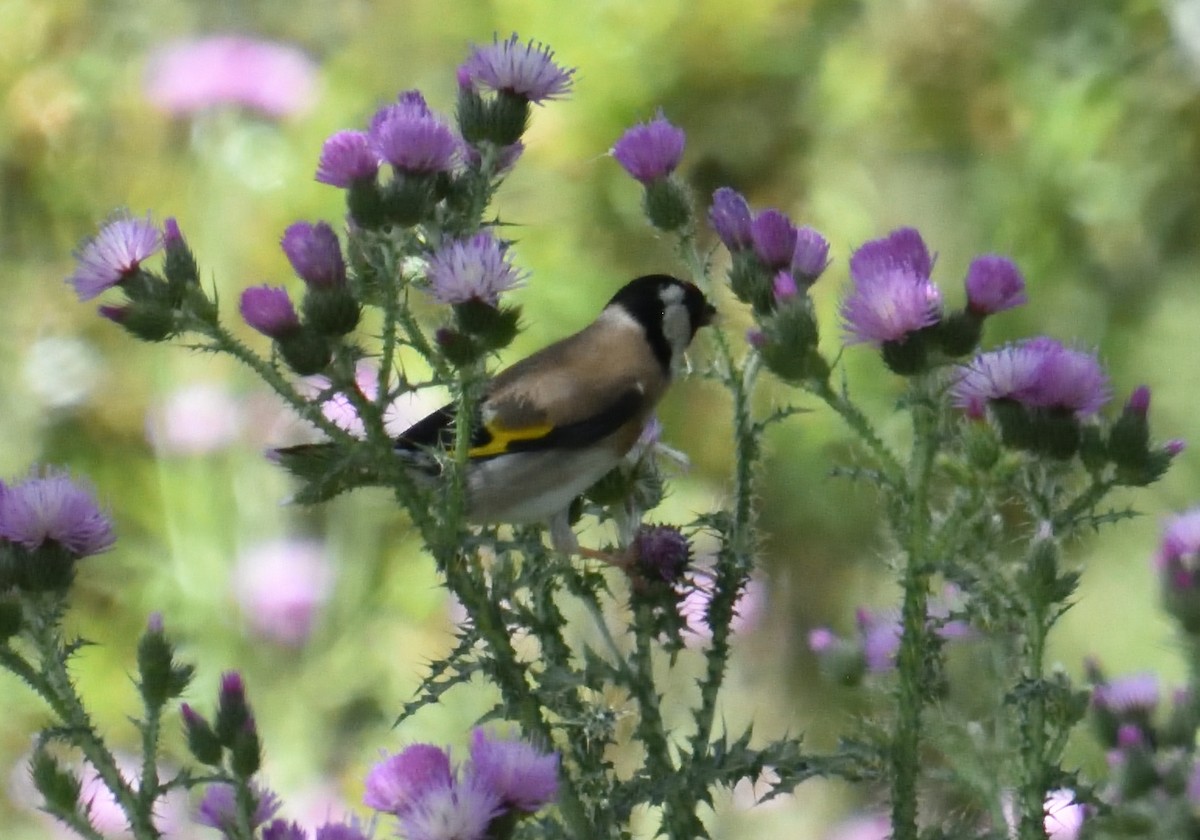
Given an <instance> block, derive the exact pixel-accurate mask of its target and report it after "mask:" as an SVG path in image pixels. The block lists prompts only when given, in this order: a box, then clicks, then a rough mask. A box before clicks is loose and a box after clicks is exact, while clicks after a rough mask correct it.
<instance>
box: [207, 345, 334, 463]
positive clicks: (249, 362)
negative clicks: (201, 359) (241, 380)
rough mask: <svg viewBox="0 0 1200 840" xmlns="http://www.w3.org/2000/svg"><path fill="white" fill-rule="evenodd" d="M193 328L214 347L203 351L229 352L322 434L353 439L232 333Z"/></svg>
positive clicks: (271, 365)
mask: <svg viewBox="0 0 1200 840" xmlns="http://www.w3.org/2000/svg"><path fill="white" fill-rule="evenodd" d="M196 329H197V330H198V331H200V332H201V333H203V334H204V335H206V336H208V337H209V338H211V339H212V341H213V345H212V346H211V347H208V348H206V349H210V350H217V351H218V352H222V353H228V354H229V355H230V356H233V357H234V358H235V359H237V360H238V361H239V362H241V363H242V364H244V365H246V367H248V368H250V369H251V370H252V371H254V372H255V373H256V374H258V376H259V378H261V379H262V380H263V381H264V382H266V383H267V384H268V385H269V386H271V390H273V391H274V392H275V393H276V394H278V395H279V396H280V397H282V398H283V400H284V402H286V403H287V404H288V405H289V406H291V407H292V409H293V410H294V411H295V412H296V413H297V414H299V415H300V416H301V417H302V418H303V419H305V420H307V421H308V422H309V423H312V424H313V425H314V426H316V427H317V428H318V429H320V430H321V431H323V432H324V433H325V434H327V435H328V436H329V437H330V438H331V439H333V440H338V441H342V442H350V441H351V440H353V438H352V437H351V435H350V433H349V432H347V431H346V430H345V429H343V428H342V427H341V426H339V425H337V424H336V423H334V422H333V421H331V420H330V419H329V418H328V417H326V416H325V415H324V414H323V413H322V412H321V407H320V405H319V404H317V403H314V402H312V401H310V400H306V399H304V397H302V396H301V395H300V393H299V392H298V391H296V389H295V388H294V387H293V386H292V383H291V382H289V381H288V380H287V379H286V378H284V376H283V374H281V373H280V372H279V369H278V368H277V367H275V365H273V364H271V362H269V361H268V360H266V359H264V358H263V357H262V356H259V355H258V354H257V353H255V352H254V351H253V350H251V349H250V348H249V347H247V346H246V345H245V344H243V343H242V342H240V341H239V340H238V339H237V338H235V337H234V335H233V333H231V332H229V331H228V330H227V329H225V328H224V327H222V326H219V325H208V324H204V325H201V326H197V328H196Z"/></svg>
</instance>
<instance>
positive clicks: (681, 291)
mask: <svg viewBox="0 0 1200 840" xmlns="http://www.w3.org/2000/svg"><path fill="white" fill-rule="evenodd" d="M608 305H609V306H620V307H621V308H622V309H624V310H625V311H626V312H628V313H629V314H630V315H631V316H633V318H634V319H635V320H637V322H638V323H639V324H641V325H642V328H643V329H644V330H645V331H646V340H647V341H649V343H650V346H651V347H652V348H653V350H654V354H655V356H657V357H658V360H659V361H660V362H661V363H662V365H663V367H664V368H666V369H668V370H669V369H670V367H671V363H672V361H673V358H672V356H673V355H674V352H675V351H676V350H681V349H682V348H675V347H673V346H672V337H671V336H670V334H669V332H670V328H671V327H670V325H668V324H665V323H664V321H665V319H666V318H667V315H668V309H669V308H671V307H673V306H678V305H682V306H683V307H684V309H686V311H687V316H688V317H687V324H686V330H687V335H686V336H684V337H683V339H684V340H683V344H684V346H686V343H687V342H689V341H691V339H692V338H693V337H694V336H695V335H696V331H697V330H698V329H700V328H701V327H703V326H706V325H708V324H710V323H712V319H713V317H714V316H715V315H716V314H717V310H716V308H715V307H714V306H713V305H712V304H711V303H709V302H708V298H706V297H705V296H704V293H703V292H701V291H700V289H699V288H697V287H696V285H695V284H694V283H689V282H687V281H686V280H680V279H679V278H678V277H672V276H671V275H669V274H646V275H644V276H642V277H638V278H637V279H636V280H631V281H629V282H628V283H626V284H625V285H624V286H622V287H621V289H620V290H619V291H618V292H617V293H616V294H615V295H613V296H612V300H610V301H609V302H608Z"/></svg>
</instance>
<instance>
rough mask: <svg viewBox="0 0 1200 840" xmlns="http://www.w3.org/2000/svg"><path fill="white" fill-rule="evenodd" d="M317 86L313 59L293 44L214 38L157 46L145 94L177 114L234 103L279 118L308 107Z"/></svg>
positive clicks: (152, 100)
mask: <svg viewBox="0 0 1200 840" xmlns="http://www.w3.org/2000/svg"><path fill="white" fill-rule="evenodd" d="M316 82H317V78H316V67H315V65H314V64H313V61H312V59H310V58H309V57H308V56H306V55H305V54H304V53H303V52H302V51H301V50H299V49H297V48H296V47H294V46H290V45H287V44H280V43H273V42H271V41H262V40H258V39H255V38H247V37H244V36H240V35H217V36H211V37H207V38H200V39H196V40H189V41H175V42H172V43H169V44H166V45H165V46H163V47H160V48H159V49H158V50H157V51H156V52H155V53H154V54H153V55H152V56H151V58H150V62H149V65H148V67H147V73H146V95H147V97H149V99H150V101H151V102H153V103H154V104H155V105H157V106H158V107H159V108H161V109H162V110H164V111H167V112H169V113H171V114H175V115H178V116H188V115H191V114H194V113H196V112H197V111H202V110H205V109H207V108H213V107H217V106H220V105H239V106H241V107H244V108H248V109H250V110H253V111H258V112H259V113H261V114H265V115H266V116H268V117H273V118H277V119H278V118H282V117H286V116H290V115H292V114H297V113H300V112H302V111H305V110H307V109H308V108H310V107H311V106H312V103H313V101H314V100H315V99H316Z"/></svg>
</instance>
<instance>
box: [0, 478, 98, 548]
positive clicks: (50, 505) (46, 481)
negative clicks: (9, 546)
mask: <svg viewBox="0 0 1200 840" xmlns="http://www.w3.org/2000/svg"><path fill="white" fill-rule="evenodd" d="M0 537H2V538H4V539H6V540H8V541H9V542H14V543H18V544H20V545H22V546H24V547H25V548H27V549H29V550H31V551H32V550H34V549H37V548H39V547H41V546H42V545H44V544H45V543H47V542H53V543H57V544H58V545H60V546H62V547H63V548H65V549H66V550H67V551H69V552H71V553H72V554H74V555H75V556H76V557H88V556H90V555H92V554H99V553H100V552H102V551H107V550H108V549H109V548H112V545H113V543H114V542H115V541H116V538H115V537H114V536H113V529H112V521H111V520H110V519H109V518H108V517H107V516H105V515H104V514H103V513H102V512H101V511H100V508H99V506H98V505H97V504H96V500H95V498H93V496H92V493H91V491H90V489H88V488H87V487H86V486H84V485H82V484H80V483H76V482H74V481H72V480H71V478H70V476H68V475H67V473H65V472H59V471H56V470H50V469H47V470H46V471H45V472H44V473H43V475H41V476H38V475H36V474H35V475H32V476H30V477H29V478H27V479H25V480H24V481H22V482H20V483H19V484H14V485H4V484H3V483H0Z"/></svg>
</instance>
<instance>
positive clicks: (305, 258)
mask: <svg viewBox="0 0 1200 840" xmlns="http://www.w3.org/2000/svg"><path fill="white" fill-rule="evenodd" d="M279 244H280V245H281V246H282V247H283V252H284V253H285V254H287V258H288V262H290V263H291V264H292V268H293V269H295V271H296V274H298V275H299V276H300V279H302V280H303V281H304V282H305V283H307V284H308V285H309V286H312V287H314V288H320V289H333V288H340V287H342V286H345V285H346V263H345V261H344V260H343V259H342V246H341V244H340V243H339V242H338V238H337V234H336V233H334V232H333V228H331V227H330V226H329V225H328V223H326V222H317V223H316V224H315V225H311V224H309V223H308V222H295V223H294V224H291V225H289V226H288V228H287V230H285V231H284V232H283V239H281V240H280V243H279Z"/></svg>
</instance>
